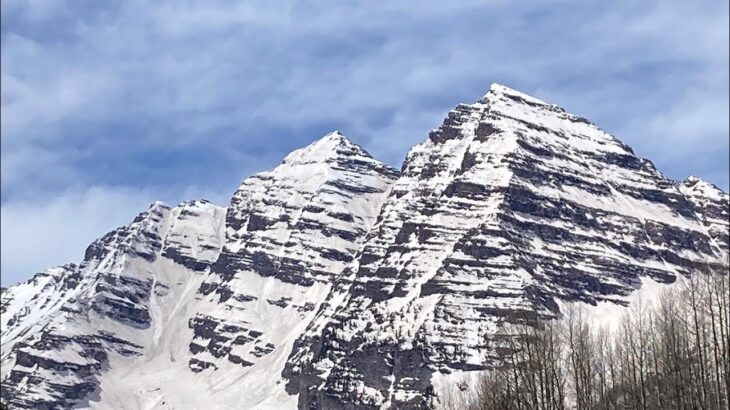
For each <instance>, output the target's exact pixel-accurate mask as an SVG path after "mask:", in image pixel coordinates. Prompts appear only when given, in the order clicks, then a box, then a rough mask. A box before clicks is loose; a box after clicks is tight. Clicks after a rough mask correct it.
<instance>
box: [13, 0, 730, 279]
mask: <svg viewBox="0 0 730 410" xmlns="http://www.w3.org/2000/svg"><path fill="white" fill-rule="evenodd" d="M1 4H2V5H1V6H0V7H2V10H1V16H2V17H1V19H2V20H1V22H0V23H1V25H0V42H1V44H0V80H1V83H0V84H1V87H0V103H1V104H2V106H1V107H2V110H1V113H2V116H1V117H0V118H1V119H0V135H1V142H2V147H1V148H2V150H1V151H0V156H1V158H0V164H1V173H0V176H1V184H0V185H1V195H0V210H1V215H0V216H1V218H2V225H1V226H2V229H1V238H0V239H1V243H2V249H1V255H2V258H1V259H0V260H1V262H2V266H1V272H2V284H3V285H4V286H7V285H9V284H12V283H15V282H17V281H21V280H25V279H27V278H29V277H30V276H31V275H33V274H34V273H35V272H38V271H40V270H42V269H45V268H48V267H51V266H54V265H58V264H62V263H68V262H79V261H80V260H81V259H82V257H83V252H84V249H85V248H86V246H87V245H88V244H89V243H90V242H91V241H92V240H94V239H95V238H97V237H99V236H101V235H103V234H104V233H105V232H107V231H109V230H111V229H113V228H114V227H116V226H120V225H124V224H127V223H129V222H130V221H131V220H132V219H133V218H134V216H135V215H136V214H137V213H139V212H141V211H143V210H145V209H146V208H147V207H148V206H149V204H150V203H151V202H152V201H154V200H158V199H159V200H163V201H167V202H168V203H173V204H174V203H177V202H180V201H182V200H185V199H195V198H207V199H209V200H212V201H213V202H216V203H218V204H220V205H227V203H228V200H229V198H230V196H231V195H232V193H233V192H234V191H235V189H236V188H237V186H238V184H239V183H240V182H241V181H242V180H243V179H244V178H245V177H247V176H249V175H251V174H253V173H255V172H258V171H262V170H265V169H268V168H271V167H273V166H275V165H276V164H278V163H279V162H280V161H281V159H282V158H283V157H284V156H285V155H286V154H287V153H288V152H290V151H291V150H293V149H296V148H299V147H301V146H305V145H307V144H308V143H310V142H311V141H314V140H316V139H318V138H319V137H321V136H322V135H324V134H326V133H327V132H329V131H332V130H334V129H338V130H340V131H341V132H342V133H344V134H345V135H347V136H348V137H350V138H351V139H352V140H353V141H355V142H357V143H358V144H360V145H362V146H363V147H365V148H366V149H367V150H368V151H370V152H371V153H372V154H373V155H374V156H375V157H376V158H379V159H381V160H383V161H386V162H388V163H390V164H392V165H394V166H397V167H399V166H400V163H401V161H402V159H403V158H404V157H405V154H406V152H407V150H408V148H409V147H410V146H412V145H413V144H416V143H418V142H421V141H423V140H424V139H425V138H426V136H427V134H428V131H429V130H431V129H433V128H436V127H437V126H439V125H440V123H441V121H442V119H443V117H444V116H445V114H446V113H447V112H448V111H449V110H450V109H451V108H453V107H454V106H455V105H457V104H458V103H460V102H466V103H469V102H473V101H475V100H477V99H479V98H480V97H481V96H482V95H483V94H484V93H485V92H486V91H487V90H488V88H489V85H490V84H491V83H494V82H497V83H502V84H505V85H507V86H509V87H512V88H515V89H518V90H521V91H523V92H526V93H528V94H531V95H534V96H536V97H538V98H541V99H543V100H546V101H549V102H552V103H555V104H558V105H560V106H562V107H564V108H566V109H567V110H568V111H570V112H573V113H576V114H579V115H581V116H583V117H586V118H589V119H591V121H593V122H595V123H597V124H598V125H599V126H600V127H602V128H603V129H605V130H607V131H609V132H610V133H612V134H614V135H616V136H618V137H619V138H620V139H621V140H623V141H624V142H626V143H627V144H629V145H630V146H631V147H632V148H633V149H634V151H635V152H636V153H637V155H639V156H642V157H646V158H650V159H651V160H652V161H653V162H654V163H655V164H656V166H657V168H658V169H660V170H661V171H662V172H663V173H665V174H666V175H667V176H669V177H671V178H674V179H684V178H685V177H687V176H688V175H690V174H692V175H697V176H699V177H701V178H704V179H706V180H708V181H710V182H713V183H715V184H717V185H718V186H720V187H722V188H723V189H725V190H727V189H728V148H729V147H728V110H729V107H728V71H729V67H728V42H729V40H728V28H727V27H728V24H729V22H728V3H727V2H725V1H717V0H695V1H691V2H687V1H684V0H682V1H679V0H642V1H637V0H614V1H610V2H607V1H594V0H538V1H536V0H529V1H527V0H525V1H522V0H512V1H502V0H492V1H472V0H462V1H458V2H457V1H454V2H444V1H432V0H425V1H411V2H406V1H401V0H389V1H387V2H377V1H365V0H363V1H352V0H332V1H324V0H312V1H307V2H300V1H294V0H291V1H290V0H281V1H258V0H254V1H241V2H229V1H225V2H223V1H210V0H208V1H174V2H173V1H167V0H157V1H146V2H145V1H141V0H116V1H115V0H110V1H104V2H99V1H97V0H73V1H72V0H3V1H2V3H1Z"/></svg>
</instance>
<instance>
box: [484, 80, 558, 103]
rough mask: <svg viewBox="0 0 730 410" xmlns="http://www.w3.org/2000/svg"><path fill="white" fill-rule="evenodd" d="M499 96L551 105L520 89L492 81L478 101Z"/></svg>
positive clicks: (492, 99)
mask: <svg viewBox="0 0 730 410" xmlns="http://www.w3.org/2000/svg"><path fill="white" fill-rule="evenodd" d="M500 98H510V99H513V100H514V99H520V100H522V101H524V102H526V103H529V104H538V105H551V104H548V103H546V102H545V101H543V100H541V99H539V98H535V97H533V96H531V95H529V94H525V93H523V92H522V91H518V90H515V89H514V88H510V87H507V86H506V85H503V84H498V83H492V85H490V86H489V91H487V93H486V94H485V95H484V96H483V97H482V98H481V99H480V102H489V101H494V100H497V99H500Z"/></svg>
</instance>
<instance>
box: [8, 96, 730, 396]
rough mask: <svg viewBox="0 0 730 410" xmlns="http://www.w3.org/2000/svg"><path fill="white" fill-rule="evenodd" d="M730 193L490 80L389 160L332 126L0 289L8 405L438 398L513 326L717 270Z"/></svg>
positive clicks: (494, 355)
mask: <svg viewBox="0 0 730 410" xmlns="http://www.w3.org/2000/svg"><path fill="white" fill-rule="evenodd" d="M728 204H729V202H728V195H727V193H724V192H722V191H721V190H719V189H718V188H717V187H714V186H713V185H711V184H709V183H706V182H704V181H701V180H698V179H696V178H689V179H688V180H686V181H682V182H675V181H670V180H668V179H667V178H666V177H664V176H663V175H662V174H661V173H660V172H659V171H657V170H656V169H655V167H654V166H653V165H652V163H651V162H650V161H648V160H645V159H640V158H637V157H636V156H635V155H634V154H633V152H632V151H631V149H630V148H629V147H627V146H626V145H625V144H623V143H621V142H620V141H619V140H618V139H616V138H615V137H613V136H611V135H609V134H607V133H606V132H604V131H602V130H601V129H599V128H598V127H596V126H595V125H593V124H591V123H590V122H589V121H588V120H586V119H584V118H581V117H578V116H575V115H573V114H570V113H567V112H566V111H564V110H563V109H561V108H559V107H557V106H555V105H551V104H548V103H545V102H543V101H541V100H538V99H536V98H533V97H530V96H528V95H525V94H523V93H520V92H518V91H515V90H512V89H509V88H507V87H504V86H501V85H496V84H495V85H493V86H492V87H491V88H490V90H489V92H488V93H487V94H486V95H485V96H484V97H483V98H482V99H480V100H479V101H477V102H475V103H473V104H461V105H459V106H457V107H456V108H455V109H454V110H452V111H451V112H450V113H449V115H448V117H447V118H446V119H445V120H444V122H443V124H442V125H441V127H440V128H438V129H436V130H434V131H433V132H431V133H430V134H429V136H428V139H427V140H426V141H424V142H423V143H421V144H419V145H416V146H415V147H413V149H411V151H410V152H409V153H408V155H407V157H406V160H405V161H404V164H403V167H402V171H401V172H400V173H399V172H398V171H397V170H394V169H392V168H390V167H389V166H387V165H385V164H383V163H381V162H379V161H377V160H375V159H373V158H372V157H371V156H370V155H369V154H368V153H367V152H366V151H365V150H363V149H362V148H361V147H359V146H357V145H356V144H353V143H352V142H350V141H349V140H348V139H347V138H345V137H344V136H343V135H341V134H340V133H339V132H333V133H331V134H328V135H326V136H324V137H323V138H322V139H320V140H318V141H316V142H314V143H312V144H311V145H309V146H307V147H305V148H302V149H300V150H296V151H294V152H292V153H291V154H289V155H288V156H287V157H286V158H285V159H284V161H283V162H282V163H281V164H280V165H279V166H277V167H276V168H274V169H272V170H270V171H267V172H262V173H259V174H256V175H254V176H252V177H250V178H247V179H246V180H245V181H243V183H242V184H241V185H240V186H239V188H238V190H237V191H236V192H235V194H234V195H233V197H232V199H231V201H230V204H229V206H228V207H227V208H221V207H217V206H215V205H213V204H210V203H208V202H206V201H191V202H184V203H182V204H180V205H178V206H177V207H170V206H167V205H165V204H162V203H155V204H153V205H152V206H151V207H150V209H149V210H147V211H145V212H143V213H141V214H140V215H139V216H138V217H137V218H136V219H135V220H134V221H133V222H132V223H131V224H130V225H128V226H125V227H121V228H118V229H116V230H114V231H112V232H110V233H108V234H107V235H105V236H104V237H102V238H100V239H98V240H97V241H95V242H94V243H92V244H91V245H90V246H89V247H88V249H87V251H86V254H85V257H84V260H83V261H82V262H81V263H80V264H78V265H74V264H71V265H65V266H62V267H57V268H52V269H49V270H47V271H45V272H42V273H39V274H37V275H36V276H35V277H34V278H32V279H31V280H29V281H27V282H25V283H22V284H18V285H15V286H12V287H10V288H8V289H3V290H2V295H1V299H2V301H1V303H0V310H1V312H2V321H1V323H0V324H1V325H2V326H1V331H2V346H1V347H2V348H1V352H0V360H1V364H2V375H1V378H2V390H1V391H0V392H1V393H2V402H3V403H7V404H9V405H10V406H12V407H17V408H71V407H80V408H89V407H90V408H104V409H111V408H113V409H118V408H128V409H141V408H159V409H182V408H210V409H224V408H253V409H285V408H296V407H299V408H302V409H305V408H306V409H327V408H334V409H339V408H423V407H429V406H433V405H434V404H435V399H436V395H437V392H436V391H435V390H434V385H435V384H437V383H438V381H439V380H440V379H441V378H443V377H447V376H448V375H449V374H452V373H453V374H455V373H457V372H465V371H478V370H481V369H484V368H486V367H488V366H490V365H492V364H495V363H498V360H499V352H498V351H495V350H494V349H493V348H492V346H493V344H492V343H491V342H492V336H493V335H494V333H495V332H496V330H497V329H498V328H499V326H501V325H502V324H503V323H505V322H513V321H520V320H523V319H524V318H525V317H532V316H540V317H545V318H550V317H555V316H558V315H559V314H560V307H561V306H564V305H565V304H567V303H573V302H582V303H587V304H593V305H600V306H604V307H605V306H606V305H610V306H613V305H614V304H615V305H616V306H622V305H625V304H626V303H627V301H628V300H630V299H631V297H632V294H634V292H635V290H636V289H637V288H639V287H640V286H642V284H643V283H660V284H661V283H671V282H673V281H675V280H676V278H677V277H678V276H688V275H692V274H694V273H696V272H698V271H715V272H722V273H724V274H727V257H728V249H729V248H730V243H729V241H730V238H729V237H728V227H729V225H728V206H729V205H728Z"/></svg>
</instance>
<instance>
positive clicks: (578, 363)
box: [439, 274, 730, 410]
mask: <svg viewBox="0 0 730 410" xmlns="http://www.w3.org/2000/svg"><path fill="white" fill-rule="evenodd" d="M729 324H730V286H729V281H728V275H727V274H699V275H695V276H694V277H693V278H691V279H685V280H682V281H681V283H678V284H677V285H676V286H674V287H672V288H671V289H669V290H665V291H663V292H662V293H661V295H660V296H659V297H658V298H655V300H653V301H645V300H643V297H642V296H639V297H638V298H637V299H636V300H635V302H634V303H632V306H631V307H629V308H627V309H626V312H625V313H624V314H623V316H622V317H621V319H620V321H619V323H618V325H617V326H616V327H614V328H613V329H610V328H608V327H606V326H603V325H602V324H601V323H593V322H592V321H591V320H589V318H588V316H587V313H586V310H585V308H578V307H575V306H569V307H568V308H567V309H565V311H564V312H563V316H562V318H561V319H558V320H537V319H524V320H520V321H517V324H510V325H505V326H503V327H502V328H501V330H500V331H499V332H498V334H497V335H496V336H495V337H494V338H492V340H491V343H493V344H494V346H493V347H494V349H495V351H497V352H498V353H499V356H501V357H502V358H503V360H501V361H500V364H499V365H497V366H495V367H494V368H493V369H492V370H489V371H487V372H485V373H484V374H483V375H482V376H481V378H480V380H479V381H478V382H477V383H475V385H473V386H469V387H466V386H463V385H462V389H456V388H454V389H452V390H450V391H448V392H446V394H445V397H442V398H441V403H440V406H439V407H441V408H444V409H448V410H451V409H454V410H456V409H459V410H559V409H577V410H604V409H605V410H608V409H628V410H654V409H656V410H660V409H693V410H694V409H700V410H715V409H718V410H719V409H722V410H728V409H730V378H729V375H730V325H729ZM460 390H463V391H460Z"/></svg>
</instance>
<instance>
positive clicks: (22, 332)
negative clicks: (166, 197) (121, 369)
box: [0, 201, 225, 409]
mask: <svg viewBox="0 0 730 410" xmlns="http://www.w3.org/2000/svg"><path fill="white" fill-rule="evenodd" d="M224 215H225V209H224V208H220V207H217V206H215V205H213V204H211V203H209V202H206V201H193V202H185V203H182V204H180V205H179V206H177V207H174V208H171V207H169V206H167V205H165V204H163V203H160V202H157V203H154V204H152V206H151V207H150V208H149V209H148V210H147V211H145V212H143V213H141V214H140V215H139V216H137V218H135V220H134V221H133V222H132V223H131V224H130V225H128V226H125V227H122V228H119V229H116V230H114V231H112V232H110V233H108V234H106V235H105V236H103V237H102V238H100V239H98V240H96V241H95V242H94V243H92V244H91V245H90V246H89V247H88V248H87V250H86V254H85V257H84V260H83V262H82V263H81V264H80V265H66V266H62V267H58V268H53V269H49V270H47V271H45V272H42V273H39V274H37V275H36V276H34V277H33V278H32V279H30V280H29V281H27V282H25V283H21V284H18V285H16V286H13V287H11V288H9V289H7V290H5V291H4V292H3V293H2V356H1V357H0V359H1V360H2V400H3V402H4V403H7V404H8V405H9V406H10V407H11V408H34V409H44V408H45V409H51V408H52V409H58V408H71V407H74V406H86V405H89V401H90V400H94V399H97V398H98V396H99V385H100V383H101V381H102V379H103V378H104V376H105V373H106V371H107V370H108V369H109V367H110V366H114V365H116V364H117V363H120V362H127V361H132V360H135V358H137V357H139V356H141V355H142V354H143V353H144V352H145V351H146V350H148V349H150V348H151V347H152V346H153V345H154V344H155V338H156V337H157V333H158V329H159V327H160V326H162V324H163V323H164V322H165V317H164V314H163V309H162V308H161V306H166V305H169V306H172V305H174V304H175V303H176V302H177V299H178V297H179V292H178V290H179V288H181V287H184V286H185V285H186V284H187V283H189V282H194V281H195V280H196V275H199V274H198V273H197V272H196V271H195V270H192V269H189V268H186V267H185V266H188V265H189V266H193V267H195V268H196V269H199V268H201V267H203V266H207V265H208V264H210V263H211V262H212V261H213V260H215V259H216V258H217V255H218V253H219V252H220V248H221V246H222V236H221V235H220V227H222V225H223V218H224ZM176 262H177V263H176ZM178 263H180V264H178Z"/></svg>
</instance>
